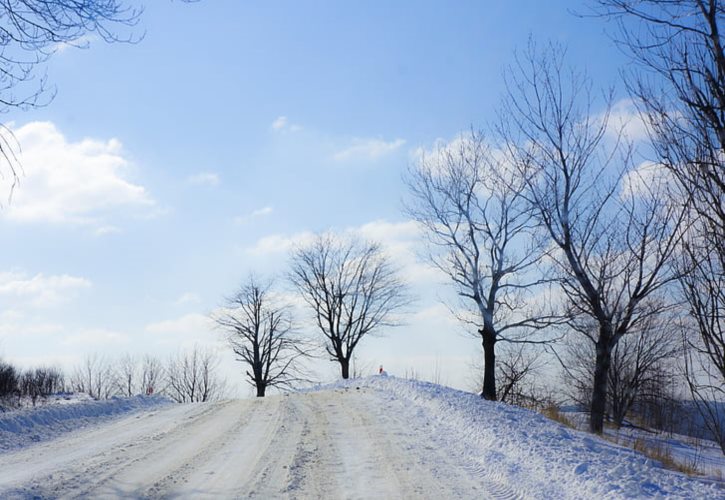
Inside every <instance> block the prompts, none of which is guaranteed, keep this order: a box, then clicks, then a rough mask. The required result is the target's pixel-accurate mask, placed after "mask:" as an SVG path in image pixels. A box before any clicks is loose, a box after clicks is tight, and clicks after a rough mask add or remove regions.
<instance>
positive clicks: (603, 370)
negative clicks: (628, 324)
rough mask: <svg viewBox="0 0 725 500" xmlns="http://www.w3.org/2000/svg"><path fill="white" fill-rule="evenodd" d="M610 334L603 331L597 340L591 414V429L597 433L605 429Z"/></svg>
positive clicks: (610, 356)
mask: <svg viewBox="0 0 725 500" xmlns="http://www.w3.org/2000/svg"><path fill="white" fill-rule="evenodd" d="M609 338H610V336H609V334H608V333H605V332H601V333H600V336H599V342H597V360H596V365H595V367H594V386H593V388H592V406H591V414H590V416H589V430H590V431H591V432H594V433H596V434H601V433H602V432H603V431H604V413H605V412H606V407H607V375H608V374H609V365H610V363H611V358H612V355H611V350H610V348H609Z"/></svg>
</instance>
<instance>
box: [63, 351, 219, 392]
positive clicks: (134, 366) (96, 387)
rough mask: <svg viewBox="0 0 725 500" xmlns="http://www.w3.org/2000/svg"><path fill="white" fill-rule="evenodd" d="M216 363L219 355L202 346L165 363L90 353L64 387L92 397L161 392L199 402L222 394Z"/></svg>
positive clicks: (146, 356) (146, 357)
mask: <svg viewBox="0 0 725 500" xmlns="http://www.w3.org/2000/svg"><path fill="white" fill-rule="evenodd" d="M218 365H219V358H218V356H217V355H216V354H215V353H214V352H213V351H211V350H209V349H204V348H201V347H194V348H192V349H189V350H186V351H180V352H178V353H177V354H175V355H173V356H171V357H169V358H168V359H167V360H166V361H165V362H164V361H162V360H160V359H158V358H156V357H154V356H150V355H145V356H133V355H131V354H125V355H123V356H121V357H120V358H118V359H117V360H116V361H113V360H109V359H107V358H105V357H102V356H98V355H89V356H86V357H85V358H84V360H83V361H82V362H81V364H80V365H78V366H77V367H76V368H75V370H73V372H72V373H71V376H70V377H69V379H68V387H67V388H68V389H69V390H71V391H75V392H83V393H86V394H88V395H90V396H91V397H93V398H95V399H108V398H110V397H112V396H122V397H130V396H135V395H138V394H142V395H153V394H162V395H165V396H167V397H169V398H171V399H173V400H174V401H176V402H177V403H197V402H199V403H201V402H206V401H214V400H216V399H219V398H222V397H223V396H224V394H225V381H224V380H223V379H222V378H221V377H220V375H219V373H218V371H217V367H218Z"/></svg>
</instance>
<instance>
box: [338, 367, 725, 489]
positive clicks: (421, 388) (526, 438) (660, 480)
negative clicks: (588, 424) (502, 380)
mask: <svg viewBox="0 0 725 500" xmlns="http://www.w3.org/2000/svg"><path fill="white" fill-rule="evenodd" d="M337 385H338V386H341V387H350V386H358V387H361V388H362V387H366V388H369V389H374V390H375V395H376V397H377V398H378V399H379V400H380V404H379V405H377V407H376V408H377V410H376V411H377V412H379V413H380V417H381V418H383V417H384V415H385V414H386V413H387V412H399V416H401V417H403V418H405V419H407V421H408V422H409V425H410V426H411V427H414V428H416V429H419V430H420V433H421V437H422V438H423V437H425V438H429V439H431V441H432V442H433V443H435V445H436V446H440V447H444V448H447V449H448V450H449V452H450V453H452V454H454V455H455V457H456V460H457V461H458V462H459V463H461V465H463V466H464V467H466V468H467V469H468V470H469V471H471V472H473V473H475V474H479V475H483V476H485V477H487V478H488V479H489V480H490V481H491V482H492V483H493V484H498V485H501V486H502V488H505V489H506V490H509V491H510V492H511V493H513V494H514V495H515V496H520V497H523V498H527V497H531V496H532V495H533V494H535V496H536V497H538V498H562V499H563V498H633V497H636V498H642V497H670V498H711V499H712V498H725V490H724V489H723V487H722V484H718V483H716V482H711V481H705V480H700V479H696V478H691V477H688V476H685V475H684V474H680V473H676V472H672V471H668V470H665V469H663V468H662V467H661V466H660V464H659V463H657V462H655V461H653V460H651V459H648V458H647V457H645V456H644V455H641V454H640V453H637V452H635V451H633V450H631V449H628V448H624V447H621V446H617V445H614V444H612V443H609V442H607V441H605V440H603V439H600V438H598V437H596V436H593V435H591V434H587V433H584V432H580V431H576V430H572V429H569V428H567V427H565V426H563V425H561V424H558V423H556V422H553V421H551V420H549V419H547V418H545V417H544V416H542V415H540V414H538V413H536V412H533V411H529V410H525V409H522V408H518V407H514V406H510V405H506V404H503V403H496V402H490V401H484V400H481V398H480V397H478V396H477V395H474V394H470V393H466V392H462V391H457V390H454V389H450V388H447V387H442V386H439V385H435V384H431V383H427V382H420V381H414V380H404V379H399V378H395V377H384V376H383V377H370V378H366V379H360V380H353V381H348V382H346V383H341V384H337Z"/></svg>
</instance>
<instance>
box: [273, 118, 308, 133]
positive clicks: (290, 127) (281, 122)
mask: <svg viewBox="0 0 725 500" xmlns="http://www.w3.org/2000/svg"><path fill="white" fill-rule="evenodd" d="M272 130H274V131H276V132H299V131H300V130H302V127H301V126H300V125H297V124H294V123H290V121H289V118H287V117H286V116H278V117H277V118H276V119H275V120H274V121H273V122H272Z"/></svg>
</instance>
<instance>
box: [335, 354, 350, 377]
mask: <svg viewBox="0 0 725 500" xmlns="http://www.w3.org/2000/svg"><path fill="white" fill-rule="evenodd" d="M338 361H339V362H340V368H341V369H342V378H343V380H347V379H349V378H350V360H349V359H345V358H340V359H338Z"/></svg>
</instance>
